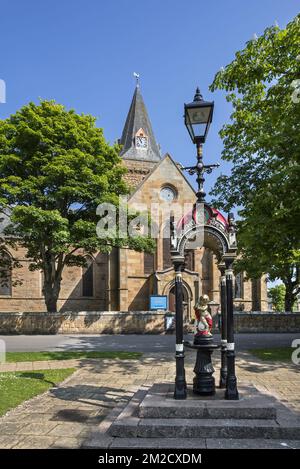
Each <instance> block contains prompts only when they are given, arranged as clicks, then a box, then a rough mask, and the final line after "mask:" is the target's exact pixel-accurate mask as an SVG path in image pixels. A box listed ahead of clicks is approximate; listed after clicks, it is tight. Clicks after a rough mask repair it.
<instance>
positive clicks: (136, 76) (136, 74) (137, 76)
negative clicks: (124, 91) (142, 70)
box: [133, 72, 140, 86]
mask: <svg viewBox="0 0 300 469" xmlns="http://www.w3.org/2000/svg"><path fill="white" fill-rule="evenodd" d="M133 76H134V78H135V79H136V86H139V85H140V74H139V73H136V72H133Z"/></svg>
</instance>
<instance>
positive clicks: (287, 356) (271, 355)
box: [249, 347, 294, 362]
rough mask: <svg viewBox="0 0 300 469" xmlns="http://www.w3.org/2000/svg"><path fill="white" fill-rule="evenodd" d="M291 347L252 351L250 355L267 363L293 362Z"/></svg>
mask: <svg viewBox="0 0 300 469" xmlns="http://www.w3.org/2000/svg"><path fill="white" fill-rule="evenodd" d="M293 350H294V349H293V348H291V347H274V348H273V347H272V348H258V349H251V350H249V353H251V354H252V355H254V356H255V357H257V358H260V359H261V360H265V361H289V362H290V361H291V355H292V353H293Z"/></svg>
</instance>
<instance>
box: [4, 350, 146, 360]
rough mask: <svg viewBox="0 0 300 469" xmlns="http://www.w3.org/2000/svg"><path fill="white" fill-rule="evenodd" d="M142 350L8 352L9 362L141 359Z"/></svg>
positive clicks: (7, 358)
mask: <svg viewBox="0 0 300 469" xmlns="http://www.w3.org/2000/svg"><path fill="white" fill-rule="evenodd" d="M142 355H143V354H142V353H140V352H98V351H95V352H88V351H84V350H79V351H72V350H70V351H67V352H7V353H6V361H7V362H33V361H44V360H69V359H74V358H119V359H121V360H127V359H139V358H141V356H142Z"/></svg>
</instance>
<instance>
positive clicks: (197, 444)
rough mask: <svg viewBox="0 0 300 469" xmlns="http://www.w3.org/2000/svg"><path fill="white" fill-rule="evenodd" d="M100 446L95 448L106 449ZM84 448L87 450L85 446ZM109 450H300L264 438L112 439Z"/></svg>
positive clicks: (295, 443)
mask: <svg viewBox="0 0 300 469" xmlns="http://www.w3.org/2000/svg"><path fill="white" fill-rule="evenodd" d="M107 447H108V446H105V445H103V446H101V442H100V446H99V444H98V446H97V448H107ZM86 448H89V446H88V445H87V446H86ZM109 448H114V449H116V448H118V449H125V448H137V449H138V448H143V449H145V448H147V449H162V448H168V449H172V448H176V449H179V448H180V449H206V448H207V449H300V440H287V439H285V440H284V439H278V440H267V439H265V438H259V439H257V438H252V439H250V438H244V439H240V438H235V439H231V438H222V439H210V438H208V439H202V438H189V439H187V440H185V439H182V438H113V439H112V441H110V444H109Z"/></svg>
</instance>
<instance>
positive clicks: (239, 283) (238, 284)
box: [234, 272, 244, 298]
mask: <svg viewBox="0 0 300 469" xmlns="http://www.w3.org/2000/svg"><path fill="white" fill-rule="evenodd" d="M243 277H244V276H243V272H239V273H237V274H236V276H235V283H234V298H243V297H244V281H243Z"/></svg>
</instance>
